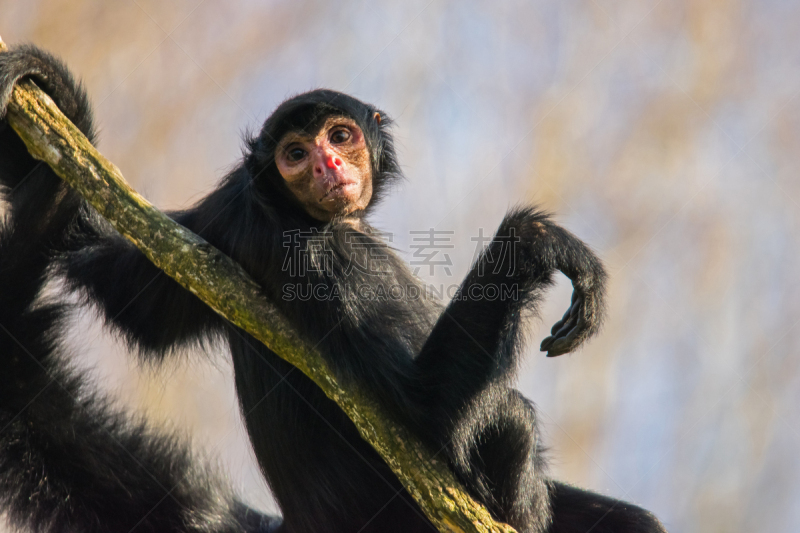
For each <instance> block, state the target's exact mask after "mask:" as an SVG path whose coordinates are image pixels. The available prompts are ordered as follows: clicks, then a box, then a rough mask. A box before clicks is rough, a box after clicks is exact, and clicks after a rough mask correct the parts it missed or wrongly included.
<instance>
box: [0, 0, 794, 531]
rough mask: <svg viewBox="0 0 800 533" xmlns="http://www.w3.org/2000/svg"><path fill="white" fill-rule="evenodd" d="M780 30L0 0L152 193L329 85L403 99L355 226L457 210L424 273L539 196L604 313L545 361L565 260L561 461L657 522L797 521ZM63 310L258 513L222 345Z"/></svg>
mask: <svg viewBox="0 0 800 533" xmlns="http://www.w3.org/2000/svg"><path fill="white" fill-rule="evenodd" d="M798 26H800V4H798V3H797V2H786V1H771V0H769V1H765V0H762V1H760V2H756V1H755V0H742V1H729V0H685V1H680V0H660V1H654V0H645V1H641V0H637V1H632V0H629V1H617V2H611V1H608V0H590V1H572V0H567V1H556V0H546V1H539V0H526V1H524V2H522V1H519V2H513V1H508V2H491V3H490V2H470V1H464V0H461V1H458V2H456V1H449V2H448V1H444V0H419V1H418V0H410V1H406V2H402V3H401V2H388V1H380V2H378V1H356V0H354V1H350V2H335V3H334V2H322V1H317V2H314V1H302V0H300V1H292V2H288V1H269V2H264V1H261V2H253V1H237V2H223V1H221V0H176V1H172V2H159V1H157V0H136V1H133V0H131V1H120V2H104V1H102V0H41V1H36V0H24V1H23V0H0V35H2V37H3V39H4V40H5V41H6V42H7V43H9V44H13V43H19V42H23V41H27V42H33V43H36V44H38V45H40V46H42V47H44V48H46V49H48V50H51V51H53V52H55V53H56V54H58V55H60V56H62V57H63V58H65V59H66V60H67V62H68V63H69V65H70V66H71V68H72V69H73V71H74V72H76V73H77V74H78V75H80V76H81V77H82V78H83V80H84V82H85V84H86V86H87V88H88V90H89V93H90V95H91V96H92V98H93V101H94V105H95V109H96V116H97V122H98V123H99V125H100V129H101V135H100V144H99V147H100V149H101V150H102V152H103V153H104V154H105V155H106V156H107V157H108V158H109V159H110V160H112V161H113V162H115V163H116V164H117V165H118V166H119V167H120V168H121V169H122V171H123V173H124V175H125V177H126V178H127V179H128V181H129V182H130V183H131V184H132V185H133V186H134V187H135V188H136V189H137V190H139V191H140V192H142V193H143V194H144V195H145V196H146V197H147V198H149V199H150V200H151V201H152V202H154V203H155V204H156V205H157V206H159V207H161V208H165V209H168V208H178V207H181V206H187V205H190V204H191V203H192V202H194V201H196V200H197V199H199V198H200V197H202V196H203V195H204V194H206V193H207V192H208V191H210V190H211V189H212V188H213V187H214V186H215V183H216V182H217V180H218V179H219V178H220V177H221V176H222V175H223V174H224V173H225V171H226V169H229V168H230V167H231V166H232V165H234V164H235V162H236V161H237V159H238V158H239V156H240V153H241V145H242V143H241V140H240V138H241V134H242V133H243V132H244V131H246V130H248V129H255V128H258V127H259V126H260V124H261V122H262V121H263V120H264V119H265V118H266V117H267V116H268V115H269V114H270V112H271V111H272V109H274V107H275V106H277V105H278V104H279V103H280V102H281V101H282V100H283V99H284V98H286V97H289V96H291V95H293V94H296V93H298V92H302V91H305V90H308V89H312V88H317V87H329V88H332V89H337V90H340V91H345V92H348V93H351V94H353V95H355V96H357V97H359V98H361V99H363V100H366V101H369V102H373V103H376V104H378V105H379V106H380V107H382V108H383V109H384V110H385V111H386V112H387V113H388V114H389V116H391V117H393V118H394V119H395V120H396V128H395V134H396V138H397V145H398V149H399V154H400V160H401V163H402V164H403V168H404V170H405V173H406V176H407V180H406V182H405V183H404V184H402V186H400V187H399V188H398V189H397V190H396V191H395V192H394V194H393V195H392V196H391V197H390V198H389V199H388V200H387V201H386V202H385V203H384V205H383V206H382V207H381V208H380V209H379V211H378V213H377V214H376V216H375V217H374V219H373V223H374V224H375V225H376V226H378V227H380V228H381V229H383V230H385V231H387V232H389V233H391V234H392V235H393V241H394V245H395V246H396V247H397V248H398V250H399V252H400V253H401V254H402V255H403V256H405V257H406V258H407V259H408V260H409V261H414V255H413V254H414V248H413V246H414V244H415V242H414V240H413V239H414V237H415V236H414V234H411V233H410V232H412V231H429V230H430V229H432V228H433V229H435V230H436V231H447V232H452V233H448V234H447V235H448V236H449V237H448V238H449V242H448V244H450V245H452V248H446V249H441V250H440V251H439V256H438V258H439V259H442V260H444V261H447V262H449V263H450V265H451V266H450V265H448V266H449V271H450V272H449V273H448V272H447V270H448V269H447V268H444V267H438V268H436V269H434V272H433V273H431V272H430V269H429V268H427V267H425V268H421V269H420V272H419V274H420V276H422V277H423V278H425V279H426V280H427V281H428V282H430V283H431V284H434V285H436V286H447V285H449V284H454V283H458V281H460V279H461V277H463V275H464V274H465V273H466V270H467V268H468V267H469V264H470V262H471V260H472V258H473V256H474V253H475V242H474V241H472V240H471V239H472V238H474V237H475V236H477V235H479V232H480V231H481V230H482V231H483V232H484V234H491V233H492V232H493V231H494V229H495V228H496V226H497V225H498V224H499V222H500V220H501V219H502V217H503V214H504V212H505V211H506V210H507V209H508V208H509V207H510V206H513V205H515V204H519V203H533V202H535V203H537V204H538V205H540V206H542V207H543V208H545V209H547V210H549V211H552V212H553V213H555V214H556V220H557V221H559V222H560V223H561V224H563V225H564V226H566V227H567V228H569V229H570V230H571V231H572V232H574V233H575V234H577V235H578V236H579V237H581V238H582V239H584V240H585V241H586V242H588V243H589V244H590V245H591V246H592V247H593V248H594V249H595V250H596V251H597V252H598V253H599V255H600V256H601V257H602V258H603V259H604V260H605V262H606V265H607V267H608V270H609V272H610V275H611V284H610V301H609V303H610V307H609V309H610V316H609V320H608V322H607V324H606V327H605V330H604V331H603V333H602V335H601V336H600V337H599V338H597V339H595V340H594V341H593V342H592V343H591V344H590V345H589V346H588V347H586V348H585V349H583V350H582V351H581V352H579V353H576V354H571V355H565V356H562V357H559V358H556V359H545V358H544V357H543V355H542V354H541V353H540V352H539V351H538V344H539V342H540V341H541V339H542V338H543V337H544V336H546V332H547V330H548V329H549V327H550V325H551V324H552V323H553V322H554V321H555V320H557V319H558V318H559V317H560V316H561V314H562V313H563V312H564V311H565V310H566V308H567V306H568V304H569V297H570V291H571V287H570V284H569V282H568V281H567V280H566V279H565V278H562V279H561V280H560V282H559V284H558V285H557V286H556V287H555V288H554V289H553V290H552V291H551V293H550V295H549V297H548V299H547V303H546V305H545V306H544V308H543V310H542V319H541V320H537V321H534V322H533V323H532V324H531V336H530V347H529V349H528V355H527V357H526V358H525V362H524V365H523V368H522V373H521V376H520V379H519V388H520V389H521V390H522V391H523V392H524V393H525V394H526V396H528V397H530V398H531V399H533V400H534V401H535V402H536V403H537V405H538V407H539V413H540V416H541V420H542V425H543V432H544V436H545V440H546V442H547V443H548V444H549V445H550V448H551V449H550V452H549V454H550V458H551V470H552V473H553V475H554V476H556V477H558V478H561V479H564V480H567V481H569V482H572V483H575V484H578V485H581V486H585V487H589V488H591V489H594V490H597V491H600V492H602V493H604V494H608V495H611V496H614V497H618V498H624V499H627V500H631V501H633V502H635V503H637V504H639V505H642V506H644V507H646V508H648V509H650V510H652V511H654V512H655V513H656V514H657V515H658V516H659V517H660V518H661V519H662V520H663V521H664V522H665V524H666V525H667V527H668V529H669V530H670V531H671V532H673V533H678V532H687V533H688V532H704V533H711V532H726V533H735V532H752V531H770V532H774V533H778V532H786V533H789V532H796V531H800V505H797V502H799V501H800V451H799V450H800V413H799V412H798V409H797V406H798V404H799V403H800V358H798V354H797V352H798V346H800V327H798V324H800V251H798V248H800V247H799V246H798V245H799V244H800V180H798V179H797V173H798V169H800V149H798V147H800V98H798V92H800V39H797V37H796V29H797V27H798ZM74 322H75V324H74V326H75V327H74V329H73V334H72V338H71V341H70V342H71V343H72V344H73V345H74V346H79V347H80V348H81V351H82V356H81V357H82V359H81V360H80V364H81V365H82V366H84V367H86V368H91V369H92V374H93V375H94V376H95V379H96V381H97V383H98V386H99V387H102V388H104V389H106V390H108V391H109V392H110V393H111V394H114V395H116V396H117V397H119V399H120V400H119V401H120V402H122V403H123V404H124V405H126V406H127V408H129V409H131V410H137V411H138V412H143V413H145V414H146V416H148V417H150V418H151V419H153V420H154V421H156V422H157V423H159V424H163V425H164V426H165V427H169V428H173V429H177V430H178V431H180V432H182V433H184V434H185V435H187V437H188V438H191V439H192V442H193V443H194V445H195V447H196V448H197V450H198V453H199V454H200V455H201V456H205V457H206V458H207V460H208V461H210V462H212V463H217V464H218V465H219V466H220V468H221V469H222V470H223V471H224V472H226V473H227V475H229V477H230V478H231V480H232V483H234V484H235V486H236V487H237V488H238V490H239V491H240V492H241V494H242V496H243V498H244V499H245V500H246V501H248V502H250V503H251V504H253V505H256V506H258V507H259V508H261V509H265V510H273V511H274V510H275V507H274V504H273V503H272V500H271V497H270V495H269V490H268V488H267V487H266V485H265V484H264V482H263V481H262V480H261V477H260V475H259V473H258V471H257V468H256V466H255V464H254V462H253V460H252V457H251V454H250V451H249V445H248V443H247V440H246V437H245V435H244V431H243V429H242V426H241V422H240V419H239V414H238V411H237V407H236V403H235V399H234V396H233V391H232V384H231V369H230V367H229V365H228V363H227V361H226V358H225V356H224V350H223V349H219V350H216V352H218V353H215V354H211V356H210V357H209V356H204V355H203V354H191V355H190V356H189V357H187V358H186V359H187V361H189V362H184V363H181V364H176V365H175V366H172V367H170V368H169V369H167V370H166V371H163V370H162V371H161V372H160V373H159V374H158V375H154V374H153V373H152V372H148V371H143V370H140V369H137V368H136V367H135V365H133V364H131V363H129V362H128V359H127V358H126V356H125V354H124V350H123V349H121V348H120V346H119V343H117V342H116V340H115V339H114V338H113V336H112V335H109V334H108V333H107V332H104V331H103V330H102V328H100V327H99V326H97V325H96V317H95V316H94V314H93V311H92V310H87V311H86V312H85V313H84V314H83V315H80V316H76V317H75V320H74ZM87 346H88V349H87ZM792 502H795V503H794V504H792ZM0 530H2V526H0Z"/></svg>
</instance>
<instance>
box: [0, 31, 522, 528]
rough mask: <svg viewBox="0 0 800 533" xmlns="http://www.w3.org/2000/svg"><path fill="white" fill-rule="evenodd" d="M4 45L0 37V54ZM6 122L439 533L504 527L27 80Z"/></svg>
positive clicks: (241, 274) (251, 284)
mask: <svg viewBox="0 0 800 533" xmlns="http://www.w3.org/2000/svg"><path fill="white" fill-rule="evenodd" d="M5 49H6V48H5V44H4V43H3V42H2V40H0V51H4V50H5ZM6 119H7V120H8V122H9V124H10V125H11V127H12V128H14V131H16V132H17V134H18V135H19V136H20V138H21V139H22V140H23V141H24V142H25V145H26V146H27V148H28V151H29V152H30V153H31V154H32V155H33V157H35V158H36V159H39V160H42V161H44V162H46V163H47V164H48V165H50V166H51V167H52V168H53V170H54V171H55V173H56V174H57V175H58V176H59V177H61V178H62V179H63V180H64V181H66V182H67V183H68V184H69V185H70V186H72V187H73V188H74V189H75V190H76V191H78V192H79V193H80V194H81V195H83V197H84V198H86V200H87V201H88V202H89V203H90V204H91V205H92V206H93V207H94V208H95V209H96V210H97V212H98V213H100V214H101V215H102V216H103V217H105V218H106V219H107V220H108V221H109V222H110V223H111V224H112V225H113V226H114V228H115V229H116V230H117V231H119V232H120V233H121V234H122V235H123V236H125V238H127V239H128V240H130V241H131V242H132V243H133V244H135V245H136V246H137V247H138V248H139V249H140V250H141V251H142V252H143V253H144V254H145V255H146V256H147V258H148V259H150V261H152V262H153V263H154V264H155V265H156V266H157V267H158V268H160V269H161V270H163V271H164V272H165V273H166V274H167V275H169V276H170V277H172V278H174V279H175V280H176V281H177V282H178V283H180V284H181V285H182V286H184V287H185V288H187V289H188V290H190V291H192V292H193V293H194V294H196V295H197V296H198V297H199V298H200V299H201V300H203V301H204V302H205V303H206V304H207V305H209V306H210V307H211V308H212V309H213V310H214V311H216V312H217V313H219V314H220V315H222V316H223V317H225V318H226V319H227V320H229V321H230V322H231V323H233V324H235V325H236V326H238V327H240V328H242V329H243V330H245V331H246V332H247V333H249V334H250V335H252V336H253V337H255V338H256V339H258V340H260V341H261V342H263V343H264V344H265V345H266V346H267V347H268V348H269V349H270V350H272V351H273V352H275V353H276V354H278V355H279V356H280V357H282V358H283V359H285V360H286V361H288V362H290V363H291V364H293V365H294V366H296V367H297V368H299V369H300V370H301V371H302V372H303V373H304V374H306V375H307V376H308V377H309V378H311V379H312V380H313V381H314V383H316V384H317V385H318V386H319V387H320V388H321V389H322V390H323V392H325V394H326V395H327V396H328V397H329V398H331V399H332V400H333V401H335V402H336V403H337V404H338V405H339V407H340V408H341V409H342V410H343V411H344V412H345V413H346V414H347V416H348V417H350V419H351V420H352V421H353V422H354V423H355V425H356V427H357V428H358V431H359V433H360V434H361V437H362V438H363V439H365V440H366V441H367V442H369V443H370V444H371V445H372V446H373V447H374V448H375V449H376V450H377V451H378V453H379V454H380V455H381V457H382V458H383V460H384V461H386V463H387V464H388V465H389V466H390V467H391V469H392V471H393V472H394V473H395V474H396V475H397V477H398V478H399V479H400V481H401V482H402V483H403V486H404V487H405V488H406V490H407V491H408V492H409V493H410V494H411V495H412V496H413V497H414V499H415V500H416V501H417V503H418V504H419V506H420V507H421V508H422V510H423V511H424V512H425V514H426V515H427V517H428V518H429V519H430V520H431V522H433V524H434V525H435V526H436V527H437V528H438V529H439V531H442V532H459V533H460V532H464V533H467V532H475V533H489V532H496V533H500V532H504V533H512V532H514V529H513V528H511V527H510V526H508V525H506V524H501V523H498V522H495V521H494V520H492V518H491V516H490V515H489V512H488V511H487V510H486V509H485V508H484V507H483V506H482V505H480V504H479V503H477V502H475V501H474V500H473V499H472V498H471V497H470V496H469V495H468V494H467V493H466V491H465V490H464V489H463V487H461V485H460V484H459V483H458V481H457V480H456V479H455V477H454V475H453V473H452V472H451V471H450V470H449V468H448V467H447V465H446V464H445V462H444V461H443V460H441V459H437V458H435V457H434V456H433V454H432V453H431V452H430V450H428V449H427V448H426V447H425V446H423V445H422V444H421V443H420V442H419V440H418V439H417V438H416V437H415V436H414V435H412V434H411V433H410V432H409V431H408V430H407V429H406V428H405V427H403V426H402V425H400V424H398V423H396V422H395V421H394V420H393V419H392V418H391V417H390V416H389V415H388V414H387V413H386V411H385V410H384V409H383V408H382V407H381V406H380V405H379V404H378V402H376V401H375V400H374V399H372V398H369V397H368V396H367V395H366V394H365V393H364V392H363V391H362V390H359V389H356V388H352V387H349V388H345V387H344V386H343V385H342V384H341V383H340V382H339V380H338V379H337V378H336V376H334V375H333V373H331V372H330V370H329V369H328V368H327V365H326V364H325V361H324V360H323V359H322V357H321V356H320V355H319V353H317V352H316V351H314V350H313V349H311V348H310V347H309V346H308V345H307V344H306V343H305V342H304V341H303V340H302V339H300V338H299V337H298V336H297V334H296V333H295V332H294V331H293V329H292V327H291V326H290V324H289V323H288V322H287V321H286V320H285V319H284V318H283V317H282V316H280V315H279V314H278V312H277V311H276V310H275V309H274V308H273V307H272V306H271V305H270V304H269V303H268V302H267V301H266V300H265V299H264V297H263V296H262V294H261V289H260V287H259V286H258V284H256V282H255V281H253V280H252V279H251V278H250V277H249V276H248V275H247V273H246V272H245V271H244V270H243V269H242V268H241V267H240V266H239V265H238V264H237V263H235V262H234V261H233V260H231V259H230V258H229V257H227V256H225V255H224V254H223V253H221V252H220V251H219V250H217V249H216V248H214V247H213V246H211V245H210V244H209V243H207V242H206V241H204V240H203V239H201V238H200V237H199V236H197V235H195V234H194V233H192V232H191V231H189V230H187V229H186V228H184V227H183V226H180V225H179V224H177V223H176V222H174V221H173V220H171V219H170V218H169V217H167V216H166V215H165V214H164V213H162V212H161V211H159V210H158V209H156V208H155V207H153V206H152V205H151V204H150V203H149V202H148V201H147V200H145V199H144V198H143V197H142V196H141V195H139V194H138V193H137V192H136V191H134V190H133V189H132V188H131V187H130V185H128V184H127V182H125V180H124V179H123V177H122V174H121V173H120V171H119V169H118V168H117V167H116V166H114V164H113V163H111V162H110V161H108V160H107V159H106V158H105V157H103V155H102V154H100V153H99V152H98V151H97V150H95V148H94V147H93V146H92V145H91V144H90V143H89V141H88V140H87V139H86V137H85V136H84V135H83V134H82V133H81V132H80V131H79V130H78V128H76V127H75V126H74V125H73V124H72V123H71V122H70V121H69V120H68V119H67V118H66V117H65V116H64V115H63V114H62V113H61V111H59V110H58V108H57V107H56V105H55V103H54V102H53V101H52V100H51V99H50V97H48V96H47V95H46V94H45V93H44V92H42V91H41V90H40V89H39V88H38V87H36V86H35V85H34V84H33V83H31V82H30V81H26V82H23V83H22V84H20V85H18V86H17V87H15V89H14V92H13V95H12V98H11V102H10V103H9V106H8V114H7V117H6Z"/></svg>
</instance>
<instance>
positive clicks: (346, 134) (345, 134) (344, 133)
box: [331, 128, 350, 144]
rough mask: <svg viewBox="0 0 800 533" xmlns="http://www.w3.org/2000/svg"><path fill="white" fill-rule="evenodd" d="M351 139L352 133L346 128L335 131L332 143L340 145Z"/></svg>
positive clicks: (332, 135) (332, 134)
mask: <svg viewBox="0 0 800 533" xmlns="http://www.w3.org/2000/svg"><path fill="white" fill-rule="evenodd" d="M349 139H350V131H349V130H346V129H344V128H342V129H338V130H334V131H333V133H331V142H332V143H333V144H340V143H343V142H345V141H347V140H349Z"/></svg>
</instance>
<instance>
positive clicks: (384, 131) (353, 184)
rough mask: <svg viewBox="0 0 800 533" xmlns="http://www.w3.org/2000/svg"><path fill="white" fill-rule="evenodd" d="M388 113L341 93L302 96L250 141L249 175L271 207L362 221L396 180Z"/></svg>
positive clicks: (289, 102)
mask: <svg viewBox="0 0 800 533" xmlns="http://www.w3.org/2000/svg"><path fill="white" fill-rule="evenodd" d="M389 124H390V121H389V119H388V118H387V117H386V115H385V114H384V113H383V112H381V111H380V110H378V109H377V108H375V107H374V106H371V105H369V104H365V103H363V102H361V101H359V100H356V99H355V98H353V97H351V96H348V95H346V94H343V93H339V92H336V91H329V90H324V89H320V90H316V91H311V92H307V93H304V94H301V95H298V96H295V97H294V98H290V99H289V100H286V101H285V102H283V103H282V104H281V105H280V106H278V108H277V109H276V110H275V112H274V113H272V115H271V116H270V117H269V118H268V119H267V121H266V122H265V123H264V126H263V128H262V129H261V133H260V134H259V135H258V137H256V138H255V139H253V140H251V141H250V149H251V156H250V157H249V158H248V169H249V170H250V173H251V175H252V176H253V180H254V183H255V185H256V188H257V190H258V191H259V192H260V193H262V195H263V196H264V197H265V199H266V200H267V201H269V202H270V203H271V204H273V205H275V206H276V207H277V205H276V204H278V203H281V202H282V203H285V204H287V205H288V206H291V207H293V208H300V209H302V211H303V212H304V213H306V214H307V215H309V216H311V217H312V218H313V219H315V220H317V221H321V222H329V221H330V220H333V219H334V218H337V217H360V216H363V215H364V214H365V213H366V212H367V210H368V208H369V207H370V206H372V205H375V203H377V201H378V200H379V199H380V198H381V197H382V196H383V194H384V193H385V192H386V189H387V188H388V186H389V185H390V184H391V183H392V182H393V181H395V180H397V179H398V178H400V177H401V173H400V170H399V167H398V165H397V162H396V159H395V154H394V147H393V145H392V138H391V135H390V133H389V131H388V126H389Z"/></svg>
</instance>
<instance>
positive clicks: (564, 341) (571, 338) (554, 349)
mask: <svg viewBox="0 0 800 533" xmlns="http://www.w3.org/2000/svg"><path fill="white" fill-rule="evenodd" d="M585 325H586V321H585V320H583V319H581V320H579V321H578V323H577V324H576V325H575V327H574V328H572V329H571V330H570V332H569V333H568V334H567V335H566V336H565V337H563V338H558V339H555V340H554V341H553V342H552V343H551V344H550V347H549V350H547V357H556V356H558V355H562V354H565V353H567V352H570V351H572V349H573V348H575V346H576V345H577V344H578V341H579V339H580V335H581V332H582V331H583V329H584V328H585Z"/></svg>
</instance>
